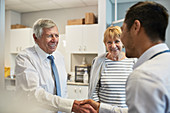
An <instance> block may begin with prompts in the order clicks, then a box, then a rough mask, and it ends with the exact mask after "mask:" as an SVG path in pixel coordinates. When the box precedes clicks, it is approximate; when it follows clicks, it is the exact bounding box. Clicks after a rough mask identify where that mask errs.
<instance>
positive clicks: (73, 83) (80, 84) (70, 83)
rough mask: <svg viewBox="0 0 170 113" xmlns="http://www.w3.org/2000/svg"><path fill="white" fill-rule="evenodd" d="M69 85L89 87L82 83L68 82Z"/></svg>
mask: <svg viewBox="0 0 170 113" xmlns="http://www.w3.org/2000/svg"><path fill="white" fill-rule="evenodd" d="M67 85H79V86H88V85H89V84H88V83H81V82H67Z"/></svg>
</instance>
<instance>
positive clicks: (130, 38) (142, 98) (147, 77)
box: [82, 1, 170, 113]
mask: <svg viewBox="0 0 170 113" xmlns="http://www.w3.org/2000/svg"><path fill="white" fill-rule="evenodd" d="M168 18H169V16H168V13H167V9H166V8H165V7H163V6H162V5H160V4H158V3H155V2H148V1H145V2H139V3H137V4H135V5H133V6H132V7H130V9H129V10H128V11H127V14H126V16H125V20H124V23H123V26H122V35H121V40H122V42H123V44H124V46H125V49H126V56H127V57H129V58H133V57H137V58H138V61H137V63H136V64H135V65H134V67H133V68H134V71H133V72H132V73H131V74H130V76H129V77H128V80H127V84H126V104H127V106H128V109H121V108H118V107H116V106H111V105H107V104H103V103H100V104H99V103H97V102H94V101H92V100H85V101H84V102H83V103H82V104H84V103H89V104H91V105H92V106H93V107H94V108H96V109H97V110H98V111H99V112H100V113H122V112H123V113H126V112H128V113H170V50H169V48H168V46H167V45H166V44H165V34H166V28H167V26H168ZM99 106H100V107H99Z"/></svg>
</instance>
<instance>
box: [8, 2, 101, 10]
mask: <svg viewBox="0 0 170 113" xmlns="http://www.w3.org/2000/svg"><path fill="white" fill-rule="evenodd" d="M94 5H98V0H5V9H6V10H13V11H16V12H20V13H25V12H33V11H42V10H52V9H61V8H73V7H86V6H94Z"/></svg>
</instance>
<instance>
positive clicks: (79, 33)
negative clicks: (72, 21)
mask: <svg viewBox="0 0 170 113" xmlns="http://www.w3.org/2000/svg"><path fill="white" fill-rule="evenodd" d="M66 42H67V46H68V48H69V52H71V53H98V24H91V25H68V26H66Z"/></svg>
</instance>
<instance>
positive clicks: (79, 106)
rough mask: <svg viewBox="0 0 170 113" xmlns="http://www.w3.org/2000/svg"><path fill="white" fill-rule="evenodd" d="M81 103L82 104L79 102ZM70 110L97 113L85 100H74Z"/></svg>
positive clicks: (78, 112) (81, 112) (76, 112)
mask: <svg viewBox="0 0 170 113" xmlns="http://www.w3.org/2000/svg"><path fill="white" fill-rule="evenodd" d="M80 103H82V104H80ZM72 112H75V113H97V111H96V110H95V109H94V108H93V107H92V106H91V105H90V104H86V103H85V101H77V100H75V101H74V103H73V107H72Z"/></svg>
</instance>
